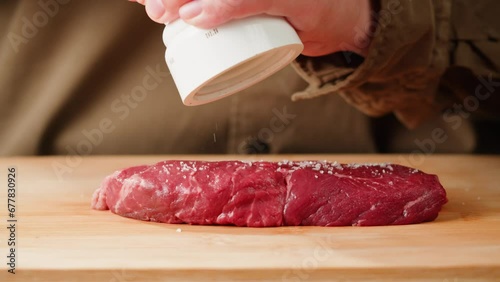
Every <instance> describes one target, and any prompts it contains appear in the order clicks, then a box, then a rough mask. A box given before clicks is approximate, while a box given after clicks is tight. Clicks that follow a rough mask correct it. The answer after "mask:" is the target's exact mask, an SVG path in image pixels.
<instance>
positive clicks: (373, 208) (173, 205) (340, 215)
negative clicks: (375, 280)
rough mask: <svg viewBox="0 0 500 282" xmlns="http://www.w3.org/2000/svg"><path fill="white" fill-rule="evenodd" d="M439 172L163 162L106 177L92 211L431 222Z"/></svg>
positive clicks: (439, 197)
mask: <svg viewBox="0 0 500 282" xmlns="http://www.w3.org/2000/svg"><path fill="white" fill-rule="evenodd" d="M446 202H447V199H446V192H445V190H444V189H443V187H442V186H441V184H440V183H439V180H438V177H437V176H436V175H430V174H426V173H424V172H422V171H419V170H416V169H413V168H409V167H405V166H400V165H395V164H338V163H330V162H317V161H303V162H290V161H285V162H279V163H274V162H264V161H261V162H241V161H219V162H206V161H164V162H160V163H157V164H154V165H151V166H137V167H131V168H127V169H124V170H121V171H117V172H115V173H114V174H112V175H110V176H108V177H106V178H105V179H104V181H103V182H102V184H101V186H100V187H99V188H98V189H97V190H96V191H95V193H94V196H93V199H92V208H94V209H97V210H107V209H110V210H111V211H112V212H113V213H115V214H118V215H121V216H125V217H130V218H135V219H140V220H146V221H156V222H165V223H188V224H204V225H208V224H210V225H212V224H217V225H236V226H249V227H269V226H295V225H316V226H345V225H359V226H368V225H396V224H413V223H420V222H425V221H432V220H434V219H435V218H436V217H437V215H438V213H439V211H440V210H441V207H442V206H443V205H444V204H445V203H446Z"/></svg>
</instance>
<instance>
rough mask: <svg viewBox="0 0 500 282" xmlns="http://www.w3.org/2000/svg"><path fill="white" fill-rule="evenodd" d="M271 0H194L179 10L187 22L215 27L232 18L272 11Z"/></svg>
mask: <svg viewBox="0 0 500 282" xmlns="http://www.w3.org/2000/svg"><path fill="white" fill-rule="evenodd" d="M272 2H273V1H269V0H193V1H191V2H189V3H187V4H185V5H184V6H182V7H181V8H180V10H179V16H180V18H181V19H183V20H184V21H185V22H187V23H189V24H191V25H195V26H198V27H200V28H206V29H209V28H214V27H217V26H219V25H221V24H223V23H225V22H228V21H230V20H232V19H237V18H243V17H248V16H253V15H257V14H262V13H270V11H271V9H272Z"/></svg>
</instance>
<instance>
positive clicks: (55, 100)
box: [0, 0, 500, 155]
mask: <svg viewBox="0 0 500 282" xmlns="http://www.w3.org/2000/svg"><path fill="white" fill-rule="evenodd" d="M499 8H500V2H498V1H494V0H491V1H486V0H483V1H465V0H462V1H458V0H457V1H450V0H440V1H438V0H436V1H431V0H419V1H409V0H382V1H380V7H379V9H378V12H379V13H378V17H377V20H378V24H377V29H376V30H374V31H371V32H372V34H370V35H371V36H372V37H373V40H372V43H371V45H370V49H369V55H368V56H367V57H366V58H364V59H363V58H359V57H357V56H356V55H353V54H350V53H337V54H333V55H330V56H324V57H318V58H308V57H303V56H301V57H299V58H298V59H297V61H296V62H295V63H294V64H293V66H291V67H288V68H285V69H283V70H282V71H280V72H279V73H277V74H275V75H274V76H272V77H271V78H269V79H267V80H265V81H263V82H262V83H259V84H258V85H255V86H253V87H251V88H249V89H246V90H244V91H242V92H241V93H239V94H236V95H233V96H230V97H228V98H225V99H222V100H219V101H217V102H214V103H210V104H208V105H203V106H196V107H186V106H184V105H183V104H182V102H181V100H180V98H179V96H178V93H177V90H176V88H175V85H174V83H173V81H172V78H171V76H170V75H169V72H168V69H167V67H166V64H165V62H164V52H165V46H164V45H163V43H162V40H161V35H162V26H161V25H158V24H155V23H153V22H152V21H150V20H149V19H148V18H147V16H146V14H145V12H144V10H143V9H142V8H141V7H140V6H139V5H136V4H131V3H129V2H127V1H119V0H115V1H101V0H85V1H84V0H39V1H32V0H18V1H14V0H5V1H1V2H0V35H1V37H0V91H1V95H0V117H1V118H0V129H1V130H0V154H1V155H47V154H79V155H87V154H192V153H199V154H221V153H231V154H248V153H374V152H410V153H411V152H413V153H424V154H428V153H435V152H486V151H488V152H490V151H497V152H498V151H499V149H498V145H497V144H498V143H495V142H493V143H492V142H489V143H488V142H485V141H484V140H490V141H491V140H494V139H491V138H493V137H495V136H496V138H498V136H497V135H498V134H496V135H495V134H492V133H494V132H495V130H498V128H499V126H498V123H497V121H498V119H499V116H500V114H499V110H498V109H499V108H498V105H499V104H500V103H498V101H499V95H498V91H499V90H498V89H499V84H498V82H494V80H495V79H496V80H498V79H499V66H500V45H499V39H500V38H499V34H498V32H499V30H500V20H499V17H498V16H497V12H498V10H499ZM375 117H377V118H375ZM484 124H487V125H488V127H484ZM481 126H482V127H481ZM478 128H479V129H480V128H486V129H485V130H478ZM484 132H485V133H486V135H484V134H483V135H481V134H482V133H484ZM496 132H498V131H496ZM488 134H490V135H491V136H493V137H491V136H489V135H488ZM488 138H489V139H488ZM488 144H490V145H491V146H488Z"/></svg>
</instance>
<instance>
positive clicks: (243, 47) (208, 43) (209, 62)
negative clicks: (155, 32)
mask: <svg viewBox="0 0 500 282" xmlns="http://www.w3.org/2000/svg"><path fill="white" fill-rule="evenodd" d="M163 42H164V43H165V45H166V46H167V51H166V53H165V60H166V62H167V65H168V67H169V69H170V72H171V74H172V77H173V79H174V81H175V84H176V86H177V89H178V91H179V94H180V96H181V99H182V101H183V102H184V104H185V105H188V106H195V105H201V104H205V103H209V102H212V101H215V100H218V99H221V98H223V97H226V96H229V95H231V94H234V93H236V92H238V91H241V90H243V89H245V88H247V87H250V86H252V85H253V84H255V83H257V82H259V81H262V80H263V79H265V78H267V77H269V76H270V75H272V74H274V73H275V72H277V71H279V70H280V69H282V68H284V67H285V66H287V65H288V64H290V62H292V61H293V60H294V59H295V58H296V57H297V56H298V55H299V54H300V53H301V52H302V50H303V48H304V46H303V44H302V42H301V41H300V38H299V36H298V35H297V33H296V32H295V30H294V29H293V27H291V26H290V24H289V23H288V22H287V21H286V20H285V19H283V18H281V17H273V16H267V15H259V16H253V17H249V18H244V19H238V20H233V21H231V22H228V23H226V24H223V25H221V26H219V27H217V28H214V29H209V30H206V29H200V28H197V27H194V26H191V25H188V24H186V23H185V22H184V21H182V20H180V19H179V20H176V21H174V22H171V23H169V24H167V25H166V26H165V30H164V32H163Z"/></svg>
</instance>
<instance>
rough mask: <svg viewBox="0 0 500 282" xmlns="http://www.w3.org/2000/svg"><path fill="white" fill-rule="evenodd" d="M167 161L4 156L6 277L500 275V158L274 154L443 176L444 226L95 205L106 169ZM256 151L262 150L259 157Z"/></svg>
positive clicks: (0, 237)
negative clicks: (311, 223)
mask: <svg viewBox="0 0 500 282" xmlns="http://www.w3.org/2000/svg"><path fill="white" fill-rule="evenodd" d="M165 159H200V160H202V159H203V160H220V159H242V157H241V156H118V157H117V156H113V157H86V158H79V157H27V158H3V159H0V187H1V190H0V199H1V201H0V220H1V225H0V227H1V228H0V266H1V267H0V281H105V282H124V281H207V280H208V281H236V280H242V281H251V280H257V279H263V280H276V281H356V280H371V281H387V280H406V281H427V280H434V281H468V280H470V281H478V280H490V281H494V280H496V281H499V279H500V157H496V156H463V155H433V156H426V157H417V156H409V155H304V156H268V157H259V158H258V159H265V160H283V159H289V160H331V161H339V162H344V163H352V162H356V163H360V162H361V163H364V162H391V163H399V164H403V165H410V166H413V167H416V168H419V169H422V170H423V171H425V172H427V173H433V174H437V175H438V176H439V178H440V180H441V182H442V184H443V186H444V187H445V189H446V191H447V193H448V198H449V203H448V204H446V206H445V207H444V210H443V211H442V212H441V213H440V215H439V217H438V219H437V220H436V221H434V222H430V223H424V224H417V225H407V226H383V227H279V228H260V229H259V228H238V227H221V226H188V225H169V224H160V223H151V222H141V221H137V220H132V219H127V218H123V217H120V216H117V215H114V214H112V213H110V212H109V211H105V212H102V211H94V210H91V209H90V199H91V195H92V193H93V191H94V190H95V189H96V188H97V186H98V185H99V183H100V182H101V180H102V179H103V177H104V176H106V175H108V174H110V173H112V172H113V171H115V170H117V169H121V168H124V167H128V166H132V165H139V164H152V163H154V162H156V161H160V160H165ZM245 159H247V160H248V159H253V160H255V159H256V158H255V157H253V158H251V157H248V158H245ZM10 166H15V167H16V169H17V175H16V177H17V193H16V218H17V219H18V221H17V223H16V240H17V246H16V247H17V249H16V251H17V253H16V274H15V275H13V274H10V273H8V272H7V269H8V266H7V262H8V259H7V257H6V256H7V255H8V251H9V250H8V246H7V239H8V238H9V234H10V233H9V230H8V229H7V226H8V224H7V219H8V218H7V217H8V211H7V169H8V167H10Z"/></svg>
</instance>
